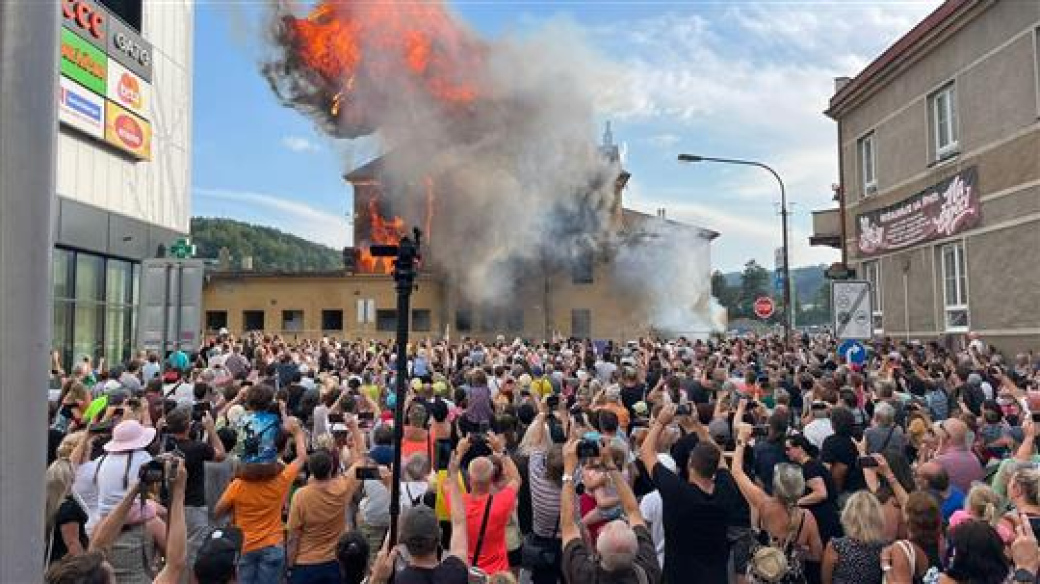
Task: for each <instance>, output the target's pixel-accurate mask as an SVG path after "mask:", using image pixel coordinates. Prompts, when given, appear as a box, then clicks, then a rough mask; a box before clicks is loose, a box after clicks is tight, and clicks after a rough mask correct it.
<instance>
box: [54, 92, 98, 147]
mask: <svg viewBox="0 0 1040 584" xmlns="http://www.w3.org/2000/svg"><path fill="white" fill-rule="evenodd" d="M58 119H59V120H61V122H62V123H64V124H68V125H69V126H72V127H73V128H76V129H77V130H79V131H81V132H84V133H86V134H88V135H90V136H92V137H94V138H97V139H98V140H104V139H105V100H104V99H101V97H100V96H99V95H97V94H95V93H94V92H92V91H90V90H88V89H87V88H86V87H83V86H82V85H80V84H79V83H76V82H75V81H73V80H71V79H69V78H68V77H62V78H61V90H60V91H59V93H58Z"/></svg>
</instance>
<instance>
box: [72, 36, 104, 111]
mask: <svg viewBox="0 0 1040 584" xmlns="http://www.w3.org/2000/svg"><path fill="white" fill-rule="evenodd" d="M107 61H108V59H107V58H106V57H105V53H103V52H101V50H100V49H98V48H97V47H95V46H93V45H91V44H90V43H88V42H87V41H85V40H83V39H82V38H81V37H79V36H78V35H76V34H75V33H73V32H72V31H70V30H69V29H67V28H63V29H61V74H62V75H64V76H66V77H68V78H70V79H72V80H74V81H76V82H77V83H79V84H80V85H82V86H83V87H86V88H87V89H89V90H91V91H93V92H95V93H98V94H101V95H104V93H105V69H106V68H107Z"/></svg>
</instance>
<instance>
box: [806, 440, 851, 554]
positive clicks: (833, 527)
mask: <svg viewBox="0 0 1040 584" xmlns="http://www.w3.org/2000/svg"><path fill="white" fill-rule="evenodd" d="M802 478H804V479H805V483H806V485H808V484H809V481H811V480H812V479H816V478H820V479H823V484H824V485H826V486H827V498H826V499H824V500H823V501H821V502H819V503H816V504H814V505H806V506H805V508H806V509H808V510H809V511H811V512H812V514H813V518H814V519H816V526H817V527H818V528H819V530H820V539H821V540H822V541H823V545H825V546H826V545H827V542H828V541H830V539H831V538H832V537H841V536H842V531H843V530H842V527H841V516H840V514H839V513H838V490H837V489H836V488H835V487H834V479H833V478H831V473H829V472H827V468H826V467H825V466H823V463H821V462H820V461H818V460H816V459H815V458H812V459H809V460H807V461H806V462H805V464H803V465H802ZM809 493H810V489H809V487H808V486H806V487H805V494H807V495H808V494H809Z"/></svg>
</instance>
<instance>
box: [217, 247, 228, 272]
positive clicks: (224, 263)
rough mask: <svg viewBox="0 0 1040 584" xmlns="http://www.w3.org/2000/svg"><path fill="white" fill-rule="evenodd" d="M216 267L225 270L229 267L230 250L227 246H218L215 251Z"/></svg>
mask: <svg viewBox="0 0 1040 584" xmlns="http://www.w3.org/2000/svg"><path fill="white" fill-rule="evenodd" d="M217 269H218V270H220V271H221V272H226V271H228V270H230V269H231V250H229V249H228V248H227V247H222V248H220V251H218V252H217Z"/></svg>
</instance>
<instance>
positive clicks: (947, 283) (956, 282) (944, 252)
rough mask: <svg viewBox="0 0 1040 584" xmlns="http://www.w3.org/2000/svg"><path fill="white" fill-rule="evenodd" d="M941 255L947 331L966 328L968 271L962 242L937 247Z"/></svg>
mask: <svg viewBox="0 0 1040 584" xmlns="http://www.w3.org/2000/svg"><path fill="white" fill-rule="evenodd" d="M939 253H940V255H941V257H942V278H943V312H944V313H945V317H946V318H945V320H946V330H947V331H953V332H956V331H965V330H967V329H968V273H967V272H968V271H967V265H966V262H965V260H964V242H961V241H959V242H957V243H951V244H949V245H944V246H942V247H941V248H939Z"/></svg>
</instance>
